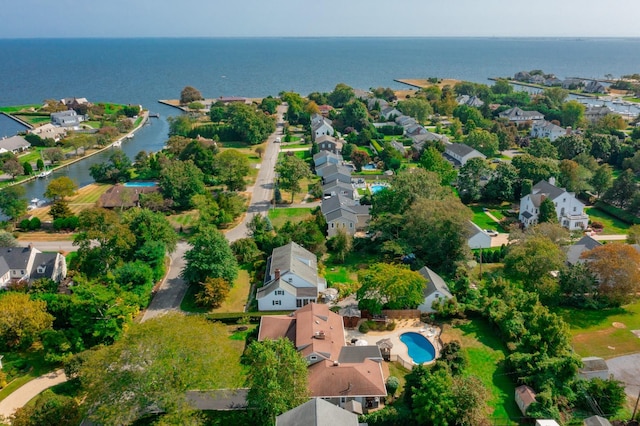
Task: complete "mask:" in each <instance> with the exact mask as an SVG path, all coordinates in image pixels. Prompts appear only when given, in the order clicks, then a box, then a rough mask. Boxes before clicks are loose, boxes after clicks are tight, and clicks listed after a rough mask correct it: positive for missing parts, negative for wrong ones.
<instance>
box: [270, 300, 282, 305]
mask: <svg viewBox="0 0 640 426" xmlns="http://www.w3.org/2000/svg"><path fill="white" fill-rule="evenodd" d="M271 303H272V305H273V306H276V305H278V306H280V305H282V300H274V301H273V302H271Z"/></svg>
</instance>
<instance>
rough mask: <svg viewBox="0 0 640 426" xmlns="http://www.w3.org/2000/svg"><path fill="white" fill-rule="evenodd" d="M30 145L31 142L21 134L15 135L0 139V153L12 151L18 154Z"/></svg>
mask: <svg viewBox="0 0 640 426" xmlns="http://www.w3.org/2000/svg"><path fill="white" fill-rule="evenodd" d="M30 147H31V144H30V143H29V142H28V141H27V140H26V139H25V138H23V137H22V136H19V135H16V136H11V137H8V138H2V139H0V154H2V153H4V152H12V153H14V154H18V153H20V152H23V151H26V150H27V149H29V148H30Z"/></svg>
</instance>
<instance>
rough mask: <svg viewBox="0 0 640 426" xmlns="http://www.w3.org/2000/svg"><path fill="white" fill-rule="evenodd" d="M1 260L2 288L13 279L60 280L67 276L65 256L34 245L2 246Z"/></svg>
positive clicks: (28, 280)
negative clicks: (45, 250) (46, 251)
mask: <svg viewBox="0 0 640 426" xmlns="http://www.w3.org/2000/svg"><path fill="white" fill-rule="evenodd" d="M0 260H1V261H0V288H3V287H6V286H7V284H8V283H9V282H10V281H11V280H15V281H27V282H32V281H33V280H35V279H38V278H49V279H52V280H53V281H56V282H60V281H62V280H63V279H64V278H65V277H66V276H67V263H66V260H65V258H64V256H62V255H61V254H60V253H42V252H41V251H40V250H38V249H36V248H34V247H32V246H28V247H1V248H0ZM7 270H8V272H7Z"/></svg>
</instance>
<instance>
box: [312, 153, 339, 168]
mask: <svg viewBox="0 0 640 426" xmlns="http://www.w3.org/2000/svg"><path fill="white" fill-rule="evenodd" d="M325 163H331V164H340V163H342V155H340V154H334V153H333V152H330V151H320V152H318V153H316V154H314V155H313V164H314V165H315V166H316V167H318V166H320V165H322V164H325Z"/></svg>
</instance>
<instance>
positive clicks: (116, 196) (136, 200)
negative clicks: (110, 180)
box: [98, 184, 160, 209]
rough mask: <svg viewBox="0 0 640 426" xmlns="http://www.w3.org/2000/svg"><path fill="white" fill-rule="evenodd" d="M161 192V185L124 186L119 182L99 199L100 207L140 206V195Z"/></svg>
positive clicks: (125, 207)
mask: <svg viewBox="0 0 640 426" xmlns="http://www.w3.org/2000/svg"><path fill="white" fill-rule="evenodd" d="M158 192H160V187H159V186H157V185H152V186H133V187H132V186H124V185H122V184H117V185H114V186H112V187H111V188H109V189H108V190H107V191H106V192H105V193H104V194H102V195H101V196H100V199H99V200H98V207H102V208H105V209H129V208H132V207H140V196H141V195H143V196H144V194H152V193H158Z"/></svg>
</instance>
